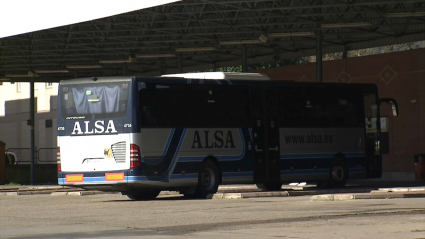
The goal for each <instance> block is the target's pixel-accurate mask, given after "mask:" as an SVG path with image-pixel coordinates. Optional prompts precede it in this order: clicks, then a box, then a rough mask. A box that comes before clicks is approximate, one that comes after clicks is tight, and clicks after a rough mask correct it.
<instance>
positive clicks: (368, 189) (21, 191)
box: [0, 181, 425, 201]
mask: <svg viewBox="0 0 425 239" xmlns="http://www.w3.org/2000/svg"><path fill="white" fill-rule="evenodd" d="M111 193H114V192H102V191H93V190H84V189H82V188H77V187H68V186H59V185H34V186H28V185H23V186H0V196H18V195H40V194H50V195H51V196H89V195H98V194H111ZM115 194H117V193H116V192H115ZM118 194H119V193H118ZM173 195H179V193H178V192H175V191H162V192H161V194H160V195H159V197H165V196H167V197H169V196H173ZM306 195H311V196H312V197H311V200H312V201H345V200H359V199H391V198H414V197H425V181H401V182H394V181H392V182H383V181H351V182H349V183H348V184H347V186H346V187H344V188H339V189H319V188H317V187H316V186H315V185H313V184H303V183H302V184H297V183H293V184H290V185H283V186H282V188H281V190H279V191H261V190H259V189H257V187H256V186H255V185H252V184H251V185H245V184H244V185H222V186H220V187H219V189H218V192H217V193H216V194H212V195H209V197H208V198H210V199H244V198H263V197H295V196H306Z"/></svg>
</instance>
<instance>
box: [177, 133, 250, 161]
mask: <svg viewBox="0 0 425 239" xmlns="http://www.w3.org/2000/svg"><path fill="white" fill-rule="evenodd" d="M238 130H239V136H240V138H241V142H242V153H241V154H239V155H232V156H227V155H223V156H220V155H213V156H214V157H215V158H216V159H217V160H218V161H236V160H241V159H243V157H244V156H245V137H244V135H243V132H242V129H240V128H238ZM179 151H180V149H179ZM204 159H205V155H203V156H186V157H179V158H178V162H200V161H202V160H204Z"/></svg>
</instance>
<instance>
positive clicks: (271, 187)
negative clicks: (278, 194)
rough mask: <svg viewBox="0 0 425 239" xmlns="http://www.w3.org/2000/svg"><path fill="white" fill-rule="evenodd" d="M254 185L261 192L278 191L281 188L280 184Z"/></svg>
mask: <svg viewBox="0 0 425 239" xmlns="http://www.w3.org/2000/svg"><path fill="white" fill-rule="evenodd" d="M256 185H257V188H258V189H260V190H261V191H278V190H280V189H281V188H282V183H258V184H256Z"/></svg>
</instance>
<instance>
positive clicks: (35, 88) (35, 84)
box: [34, 82, 38, 90]
mask: <svg viewBox="0 0 425 239" xmlns="http://www.w3.org/2000/svg"><path fill="white" fill-rule="evenodd" d="M34 90H38V83H36V82H34Z"/></svg>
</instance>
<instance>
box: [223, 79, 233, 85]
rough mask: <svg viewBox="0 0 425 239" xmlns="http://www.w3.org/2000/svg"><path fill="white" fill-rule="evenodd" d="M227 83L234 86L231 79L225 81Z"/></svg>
mask: <svg viewBox="0 0 425 239" xmlns="http://www.w3.org/2000/svg"><path fill="white" fill-rule="evenodd" d="M225 80H226V81H227V82H229V85H233V83H232V81H231V80H229V79H225Z"/></svg>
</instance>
